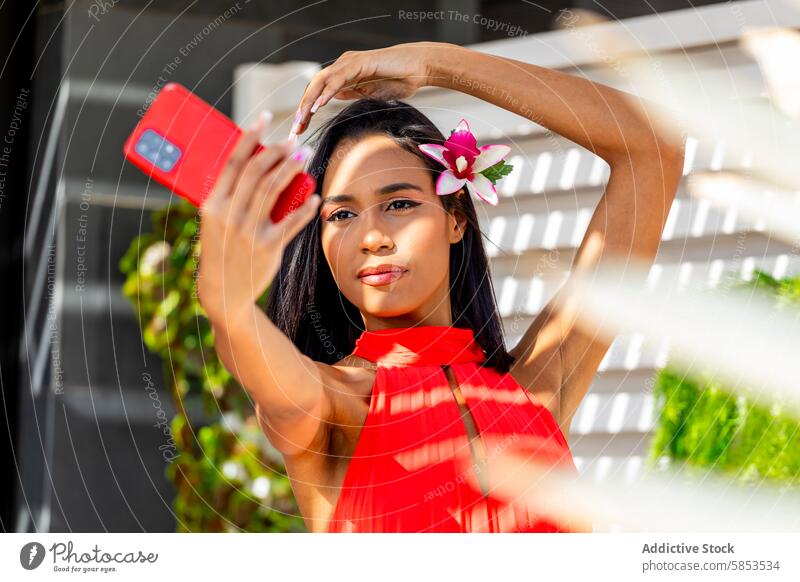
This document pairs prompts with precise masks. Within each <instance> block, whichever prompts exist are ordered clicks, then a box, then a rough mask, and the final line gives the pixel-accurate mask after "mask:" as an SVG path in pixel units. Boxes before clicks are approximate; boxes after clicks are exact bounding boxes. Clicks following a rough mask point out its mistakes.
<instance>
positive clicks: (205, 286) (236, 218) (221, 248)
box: [197, 114, 321, 328]
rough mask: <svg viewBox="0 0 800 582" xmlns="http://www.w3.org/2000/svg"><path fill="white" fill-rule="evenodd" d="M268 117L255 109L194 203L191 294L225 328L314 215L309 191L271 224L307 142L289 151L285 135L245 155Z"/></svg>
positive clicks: (244, 311) (247, 306) (242, 313)
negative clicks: (196, 245) (196, 240)
mask: <svg viewBox="0 0 800 582" xmlns="http://www.w3.org/2000/svg"><path fill="white" fill-rule="evenodd" d="M269 117H270V116H269V114H266V115H265V114H262V115H260V116H259V118H258V120H257V121H256V123H254V124H253V126H252V127H251V128H250V129H249V130H247V131H246V132H244V133H243V134H242V136H241V137H240V139H239V141H238V143H237V145H236V147H235V148H234V149H233V150H232V152H231V155H230V157H229V158H228V160H227V162H226V164H225V167H224V169H223V170H222V172H221V174H220V176H219V178H218V179H217V181H216V183H215V185H214V189H213V191H212V192H211V194H210V195H209V196H208V198H207V199H206V200H205V201H204V202H203V205H202V206H201V207H200V214H201V223H200V268H199V277H198V282H197V292H198V297H199V299H200V303H201V305H202V306H203V309H204V310H205V311H206V313H207V314H208V316H209V318H210V319H211V320H212V321H214V322H216V323H218V324H220V325H223V326H225V327H226V328H228V327H232V326H235V325H236V324H237V322H239V321H240V319H241V318H243V317H247V316H248V314H250V313H251V309H252V307H253V305H254V304H255V302H256V300H257V299H258V298H259V297H260V296H261V294H262V293H263V292H264V290H265V289H266V288H267V286H268V285H269V284H270V283H271V282H272V280H273V278H274V277H275V275H277V273H278V270H279V268H280V262H281V258H282V255H283V251H284V249H285V247H286V245H287V244H288V243H289V241H291V240H292V239H293V238H294V237H295V236H296V235H297V234H298V233H299V232H300V230H301V229H302V228H303V227H304V226H305V225H306V224H308V222H310V221H311V219H312V218H314V217H315V216H316V214H317V210H318V208H319V203H320V201H321V198H320V196H319V195H318V194H312V195H311V196H309V197H308V199H307V200H306V201H305V202H304V203H303V204H302V205H300V207H299V208H297V209H296V210H294V211H293V212H292V213H291V214H289V215H288V216H286V218H284V219H283V220H281V221H280V222H278V223H277V224H276V223H273V222H272V220H271V219H270V211H271V210H272V208H273V206H274V205H275V203H276V201H277V199H278V196H279V195H280V194H281V192H282V191H283V190H284V189H285V188H286V187H287V186H288V185H289V183H290V182H291V181H292V179H293V178H294V177H295V175H297V174H298V173H299V172H301V171H302V170H303V165H304V162H305V160H306V159H307V158H308V156H309V155H310V148H308V146H306V145H303V146H301V147H300V148H298V149H297V150H296V151H294V152H292V143H291V142H289V141H286V142H283V143H277V144H272V145H270V146H268V147H266V148H265V149H264V150H262V151H261V152H259V153H258V154H256V155H252V153H253V151H254V150H255V148H256V146H257V145H258V143H259V139H260V137H261V134H262V133H263V131H264V129H265V127H266V124H267V123H268V119H269Z"/></svg>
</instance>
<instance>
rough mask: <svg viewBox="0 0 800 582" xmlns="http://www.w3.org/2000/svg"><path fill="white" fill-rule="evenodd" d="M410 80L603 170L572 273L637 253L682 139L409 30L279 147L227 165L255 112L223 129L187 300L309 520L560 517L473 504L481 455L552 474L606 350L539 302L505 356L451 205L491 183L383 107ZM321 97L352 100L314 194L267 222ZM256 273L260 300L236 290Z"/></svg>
mask: <svg viewBox="0 0 800 582" xmlns="http://www.w3.org/2000/svg"><path fill="white" fill-rule="evenodd" d="M425 85H433V86H438V87H445V88H448V89H452V90H456V91H462V92H465V93H468V94H470V95H473V96H475V97H478V98H480V99H483V100H485V101H487V102H489V103H493V104H494V105H497V106H498V107H502V108H505V109H507V110H509V111H512V112H514V113H516V114H519V115H521V116H523V117H526V118H529V119H534V120H535V121H536V122H537V123H539V124H540V125H543V126H544V127H546V128H549V129H550V130H552V131H555V132H558V133H559V134H561V135H563V136H564V137H566V138H568V139H570V140H572V141H574V142H576V143H578V144H579V145H581V146H583V147H584V148H586V149H588V150H590V151H592V152H594V153H595V154H597V155H598V156H600V157H602V158H603V159H604V160H605V161H606V162H608V164H609V165H610V167H611V173H610V178H609V180H608V184H607V186H606V190H605V192H604V194H603V197H602V199H601V200H600V203H599V204H598V206H597V209H596V210H595V212H594V215H593V216H592V219H591V221H590V223H589V225H588V228H587V231H586V234H585V237H584V240H583V242H582V243H581V245H580V247H579V249H578V253H577V255H576V257H575V261H574V263H573V271H575V270H582V269H591V268H593V267H594V266H596V265H598V264H602V263H603V261H604V260H605V258H606V257H611V256H613V255H623V256H630V254H631V253H634V254H635V255H637V258H638V259H640V260H647V261H652V259H653V258H654V257H655V254H656V251H657V249H658V245H659V241H660V238H661V232H662V229H663V227H664V222H665V220H666V217H667V214H668V211H669V208H670V205H671V203H672V199H673V197H674V195H675V191H676V189H677V186H678V183H679V181H680V178H681V175H682V167H683V154H682V147H681V145H682V144H680V143H673V142H672V141H671V138H668V137H667V136H665V135H661V134H660V133H657V132H654V131H653V128H652V126H651V124H650V123H649V121H648V116H647V115H646V114H645V111H644V110H643V109H640V108H639V107H637V106H634V105H633V104H632V101H631V100H629V97H630V96H627V95H625V94H624V93H622V92H620V91H617V90H615V89H612V88H610V87H608V86H605V85H602V84H599V83H593V82H591V81H588V80H585V79H583V78H579V77H575V76H571V75H568V74H565V73H561V72H557V71H553V70H549V69H546V68H542V67H538V66H536V65H532V64H527V63H523V62H519V61H515V60H512V59H507V58H500V57H496V56H490V55H486V54H482V53H479V52H475V51H472V50H470V49H467V48H464V47H460V46H457V45H452V44H446V43H436V42H419V43H408V44H402V45H397V46H393V47H389V48H385V49H379V50H372V51H363V52H350V51H348V52H346V53H344V54H343V55H342V56H341V57H340V58H339V59H338V60H337V61H336V62H334V63H333V64H332V65H330V66H328V67H327V68H325V69H323V70H322V71H320V72H319V73H318V74H317V75H316V76H315V77H314V78H313V79H312V81H311V82H310V83H309V84H308V86H307V88H306V90H305V94H304V95H303V97H302V100H301V102H300V106H299V108H298V114H297V116H296V119H295V124H294V127H293V132H292V135H290V139H289V140H287V141H286V142H285V143H282V144H279V145H276V146H275V147H271V148H268V149H267V150H265V151H264V152H262V153H260V154H258V155H256V156H254V157H253V158H249V155H250V153H251V152H252V151H253V148H254V146H255V144H256V143H257V141H258V139H259V134H260V132H261V131H263V129H264V124H265V121H264V120H263V119H262V120H261V121H260V122H257V123H256V124H255V125H254V127H252V128H251V129H250V130H249V131H248V132H246V133H245V134H244V136H243V137H242V138H241V141H240V143H239V144H238V145H237V147H236V149H235V151H234V152H233V154H232V155H231V158H230V160H229V162H228V164H227V165H226V168H225V170H224V172H223V174H222V175H221V177H220V179H219V180H218V182H217V183H216V185H215V188H214V192H213V193H212V194H211V195H210V197H209V198H208V199H207V201H206V203H205V205H204V207H203V210H202V214H203V218H202V228H201V248H202V254H201V262H200V277H199V283H198V291H199V295H200V300H201V302H202V305H203V307H204V308H205V310H206V312H207V314H208V316H209V318H210V320H211V322H212V325H213V326H214V330H215V333H216V337H217V340H218V341H217V343H218V349H219V352H220V355H221V358H222V360H223V362H224V363H225V365H226V366H227V367H228V369H229V370H231V371H232V373H234V374H235V375H236V377H237V378H238V379H239V380H240V381H241V383H242V385H243V386H245V387H246V389H247V390H248V392H249V393H250V394H251V395H252V396H253V398H254V401H255V403H256V411H257V414H258V418H259V422H260V424H261V427H262V429H263V431H264V433H265V434H266V435H267V437H268V438H269V440H270V441H271V442H272V443H273V445H274V446H275V447H276V448H277V449H278V450H280V451H281V452H282V453H283V455H284V457H285V462H286V468H287V472H288V475H289V477H290V479H291V482H292V487H293V489H294V493H295V496H296V498H297V502H298V505H299V508H300V511H301V512H302V514H303V517H304V519H305V521H306V524H307V526H308V528H309V530H310V531H463V532H467V531H576V529H575V528H573V529H572V530H570V529H569V528H567V527H562V525H561V524H557V523H551V522H549V521H547V520H546V519H545V518H544V516H538V515H531V514H529V513H527V512H526V511H525V509H524V508H520V507H518V506H516V505H515V504H514V503H513V502H507V501H502V500H499V499H495V498H494V497H493V496H492V491H491V489H492V485H491V484H492V480H493V479H502V478H503V476H502V475H501V476H498V475H493V474H492V472H491V463H490V461H491V457H492V455H493V454H496V452H497V451H500V450H502V449H503V448H505V447H514V448H521V449H523V450H525V451H527V452H528V453H529V454H530V455H536V456H537V457H538V458H541V459H542V460H544V462H548V463H552V464H553V466H554V467H556V466H558V467H559V468H564V469H566V470H570V469H571V470H573V471H574V464H573V463H572V458H571V455H570V453H569V448H568V445H567V441H566V438H565V435H566V434H567V432H568V429H569V426H570V423H571V420H572V416H573V414H574V413H575V411H576V410H577V408H578V406H579V404H580V402H581V400H582V398H583V397H584V395H585V394H586V392H587V390H588V388H589V386H590V383H591V380H592V378H593V376H594V374H595V372H596V370H597V367H598V366H599V363H600V361H601V360H602V358H603V356H604V354H605V352H606V351H607V349H608V347H609V343H608V342H607V341H605V340H602V339H598V338H596V337H595V336H594V335H593V334H589V333H586V332H585V331H581V330H580V329H578V328H577V327H574V326H573V319H572V318H571V317H570V315H569V313H567V311H566V310H565V309H560V308H558V307H557V306H556V303H555V301H551V302H550V303H549V304H548V305H547V306H546V307H545V308H544V309H543V310H542V311H541V312H540V313H539V314H538V316H537V317H536V319H535V321H534V322H533V323H532V324H531V326H530V328H529V329H528V330H527V331H526V332H525V333H524V335H523V337H522V339H521V340H520V342H519V344H518V345H517V346H515V347H514V348H513V349H512V350H510V351H506V349H505V346H504V342H503V337H502V333H501V324H500V318H499V316H498V313H497V310H496V307H495V301H494V297H493V292H492V288H491V283H490V277H489V271H488V261H487V258H486V255H485V253H484V250H483V247H482V244H481V239H480V231H479V230H478V225H477V221H476V211H475V207H474V204H473V200H472V198H471V196H472V195H473V194H477V196H476V197H480V198H485V199H486V200H487V201H488V202H489V203H490V204H493V203H495V202H496V200H492V192H494V188H493V187H489V186H487V184H486V181H485V180H483V181H482V182H481V180H480V179H479V177H478V176H477V173H478V172H477V170H476V172H475V174H471V175H469V176H467V177H469V178H471V179H469V180H466V179H465V178H464V176H465V174H464V173H463V172H462V170H463V171H466V172H467V173H468V174H469V171H470V168H475V167H477V166H475V164H476V163H477V162H476V159H477V158H476V157H475V156H472V157H470V155H469V154H465V156H463V157H462V156H458V157H462V159H461V160H458V159H455V157H453V156H455V155H458V152H456V153H455V154H453V152H450V153H451V154H453V156H451V157H450V158H449V161H448V159H445V158H444V157H443V156H442V155H441V154H442V152H444V150H446V149H447V146H448V142H446V141H445V137H444V136H443V135H442V134H441V132H439V130H438V129H437V128H436V127H435V126H434V125H433V124H432V123H431V122H430V120H428V118H427V117H425V116H424V115H423V114H422V113H421V112H419V111H417V110H416V109H414V108H413V107H411V106H409V105H407V104H406V103H403V102H402V101H398V99H402V98H406V97H409V96H411V95H413V94H414V93H415V92H416V91H417V90H418V89H419V88H420V87H423V86H425ZM334 97H335V98H338V99H357V98H360V99H358V100H357V101H355V102H354V103H353V104H351V105H350V106H349V107H348V108H345V109H344V110H343V111H342V112H340V114H339V115H337V116H336V117H335V118H334V119H332V120H330V121H329V122H328V123H327V124H325V125H324V126H323V127H322V128H321V134H320V137H319V139H318V140H317V142H316V144H315V145H316V148H315V153H314V156H313V159H311V160H310V163H309V171H310V172H311V173H312V174H313V175H315V177H316V178H317V180H318V189H319V192H320V196H312V197H310V198H309V201H307V202H306V203H305V204H304V205H303V206H302V207H300V208H299V209H298V210H297V211H295V212H293V213H292V214H291V215H289V216H288V217H287V218H286V219H284V220H282V221H281V222H279V223H278V224H273V223H272V222H271V221H269V220H268V218H267V217H268V215H269V211H270V209H271V208H272V205H274V203H275V198H276V196H277V194H278V193H279V192H280V191H281V190H282V189H283V188H284V187H285V186H286V185H287V184H288V183H289V181H290V180H291V179H292V177H293V176H294V175H295V174H296V173H297V172H299V171H301V170H302V169H303V166H304V163H305V159H304V158H305V157H308V155H309V154H310V150H309V149H308V147H307V146H304V147H303V148H301V149H300V150H298V151H297V152H296V153H295V154H293V155H290V150H291V147H292V143H293V141H294V139H295V138H294V136H296V135H297V134H302V133H303V131H305V129H306V128H307V127H308V123H309V119H310V117H311V116H312V115H313V113H314V112H316V111H317V110H318V109H319V108H320V107H324V106H325V104H326V103H327V102H329V101H330V99H332V98H334ZM459 128H460V129H463V126H461V125H460V126H459ZM459 128H457V129H459ZM454 135H455V133H453V134H451V138H452V137H454ZM462 146H463V147H465V148H466V149H467V150H469V149H470V148H472V149H471V150H470V151H472V153H476V152H481V151H483V150H482V149H478V148H476V147H475V144H474V143H473V144H469V143H467V144H466V145H463V142H462ZM451 147H453V148H456V149H457V148H458V147H460V146H458V145H452V146H451ZM437 148H438V149H437ZM454 151H455V150H454ZM465 151H466V150H465ZM437 152H438V153H437ZM495 153H497V152H496V151H495ZM467 158H469V159H467ZM497 158H498V156H496V155H495V157H494V158H493V159H491V160H488V161H487V160H486V159H484V162H485V163H484V165H486V164H487V163H490V162H494V161H495V160H496V159H497ZM465 160H466V161H465ZM448 164H449V165H448ZM465 164H472V166H469V167H465ZM501 165H502V164H501ZM445 166H448V167H447V168H445ZM448 171H449V172H450V174H447V172H448ZM453 172H455V175H453ZM459 172H461V173H459ZM445 174H447V175H445ZM443 176H444V177H443ZM442 184H443V185H444V190H442V187H441V186H442ZM448 187H449V188H448ZM453 189H455V190H454V191H452V192H450V193H446V192H448V190H453ZM443 192H445V193H443ZM592 249H597V251H596V252H594V251H592ZM389 271H392V272H389ZM381 273H382V274H381ZM276 275H277V277H276ZM270 283H272V284H273V288H272V291H271V293H270V300H269V304H268V309H267V311H268V313H267V314H265V313H263V312H262V311H261V310H259V309H258V307H257V305H256V304H255V300H256V299H257V298H258V297H259V296H260V295H261V294H262V293H263V291H264V290H265V289H266V288H267V286H268V285H269V284H270ZM234 356H235V357H234Z"/></svg>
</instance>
